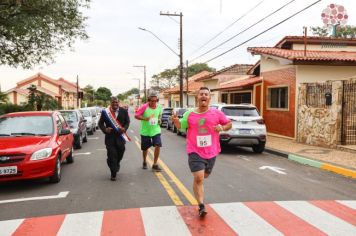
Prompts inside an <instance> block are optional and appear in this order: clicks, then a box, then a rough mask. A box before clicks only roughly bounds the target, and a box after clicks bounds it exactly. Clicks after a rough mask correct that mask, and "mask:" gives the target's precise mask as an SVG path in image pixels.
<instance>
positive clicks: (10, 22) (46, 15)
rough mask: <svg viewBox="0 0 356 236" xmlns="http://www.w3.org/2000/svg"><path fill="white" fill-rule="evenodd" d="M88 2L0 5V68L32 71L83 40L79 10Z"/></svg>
mask: <svg viewBox="0 0 356 236" xmlns="http://www.w3.org/2000/svg"><path fill="white" fill-rule="evenodd" d="M89 3H90V0H53V1H47V0H3V1H1V2H0V35H1V37H0V64H4V65H9V66H12V67H18V66H21V67H23V68H26V69H28V68H31V67H33V66H34V65H36V64H39V63H42V62H44V63H50V62H53V57H54V54H55V53H56V52H58V51H62V50H63V49H64V48H65V47H69V48H72V45H73V43H74V42H75V41H76V40H77V39H82V40H85V39H87V38H88V35H87V33H86V31H85V21H86V19H87V17H85V16H83V13H82V12H81V10H82V9H85V8H88V7H89Z"/></svg>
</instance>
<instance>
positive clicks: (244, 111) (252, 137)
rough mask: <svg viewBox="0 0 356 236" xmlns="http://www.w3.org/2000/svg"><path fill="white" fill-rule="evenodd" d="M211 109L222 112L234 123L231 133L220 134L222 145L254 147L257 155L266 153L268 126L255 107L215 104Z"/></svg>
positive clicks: (250, 105)
mask: <svg viewBox="0 0 356 236" xmlns="http://www.w3.org/2000/svg"><path fill="white" fill-rule="evenodd" d="M210 107H213V108H216V109H218V110H220V111H222V112H223V113H224V114H225V115H226V116H227V117H228V118H229V119H230V120H231V121H232V128H231V129H230V130H229V131H226V132H220V143H221V144H233V145H237V146H246V147H252V149H253V151H254V152H255V153H262V152H263V151H264V149H265V144H266V137H267V130H266V125H265V123H264V120H263V118H262V117H261V116H260V114H259V113H258V110H257V108H256V107H255V106H254V105H252V104H213V105H211V106H210Z"/></svg>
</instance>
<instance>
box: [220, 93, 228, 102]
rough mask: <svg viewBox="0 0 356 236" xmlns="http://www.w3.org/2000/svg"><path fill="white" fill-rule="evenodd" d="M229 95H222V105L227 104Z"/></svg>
mask: <svg viewBox="0 0 356 236" xmlns="http://www.w3.org/2000/svg"><path fill="white" fill-rule="evenodd" d="M227 95H228V94H227V93H223V94H221V102H222V103H227Z"/></svg>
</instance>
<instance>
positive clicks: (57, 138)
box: [0, 111, 73, 183]
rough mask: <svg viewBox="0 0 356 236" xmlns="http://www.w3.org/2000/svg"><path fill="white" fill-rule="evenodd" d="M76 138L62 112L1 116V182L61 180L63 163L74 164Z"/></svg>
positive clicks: (54, 181)
mask: <svg viewBox="0 0 356 236" xmlns="http://www.w3.org/2000/svg"><path fill="white" fill-rule="evenodd" d="M72 154H73V134H72V133H71V132H70V128H69V126H68V124H67V123H66V121H65V120H64V118H63V116H62V115H61V114H60V113H59V112H53V111H48V112H47V111H46V112H17V113H9V114H5V115H3V116H0V181H10V180H19V179H34V178H46V177H49V180H50V182H52V183H58V182H59V181H60V180H61V163H62V162H63V161H65V160H67V162H68V163H72V162H73V155H72Z"/></svg>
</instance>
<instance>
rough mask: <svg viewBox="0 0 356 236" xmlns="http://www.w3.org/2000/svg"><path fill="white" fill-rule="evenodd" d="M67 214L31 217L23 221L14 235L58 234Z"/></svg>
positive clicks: (49, 235)
mask: <svg viewBox="0 0 356 236" xmlns="http://www.w3.org/2000/svg"><path fill="white" fill-rule="evenodd" d="M64 217H65V215H55V216H47V217H36V218H29V219H26V220H24V221H23V222H22V224H21V225H20V227H18V228H17V229H16V231H15V232H14V233H13V234H12V236H22V235H34V236H35V235H48V236H51V235H56V234H57V233H58V230H59V228H60V227H61V225H62V223H63V220H64Z"/></svg>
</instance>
